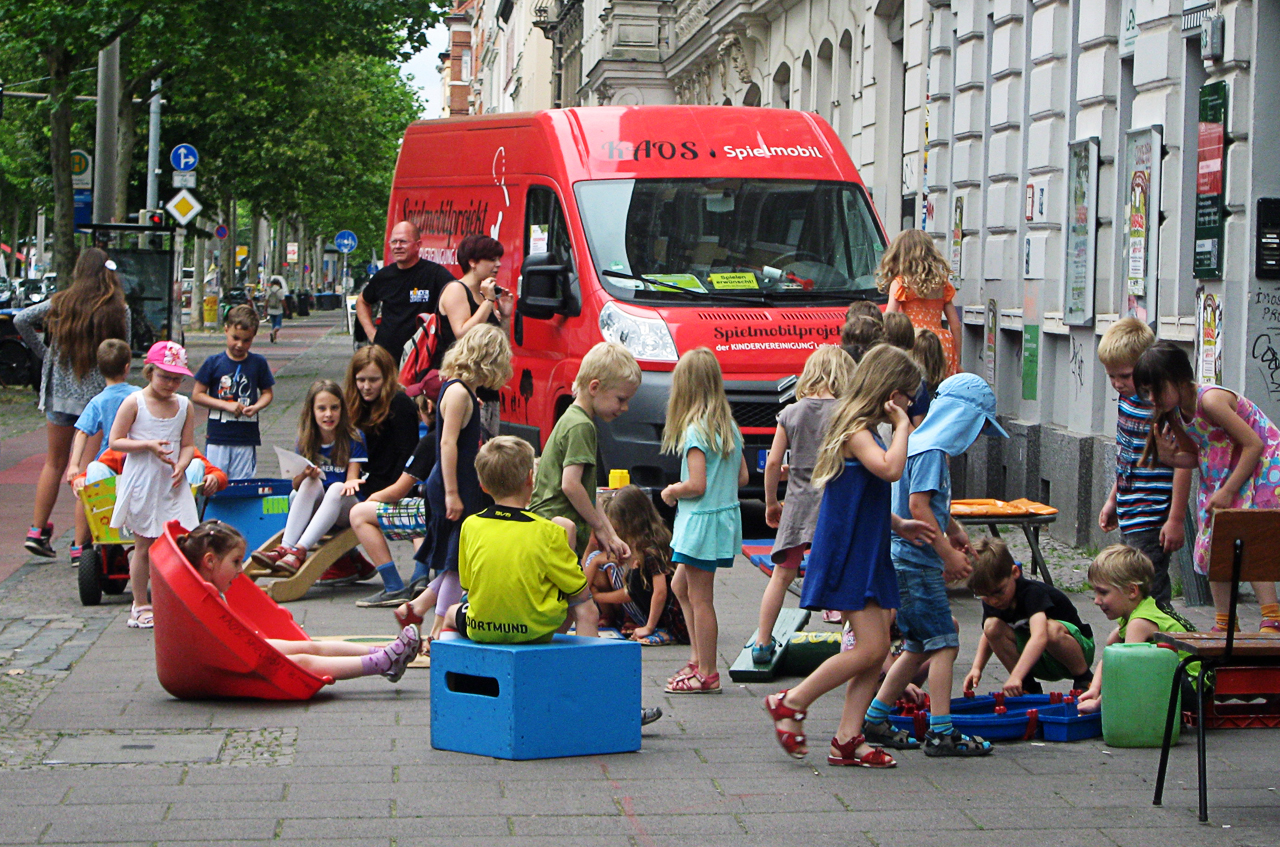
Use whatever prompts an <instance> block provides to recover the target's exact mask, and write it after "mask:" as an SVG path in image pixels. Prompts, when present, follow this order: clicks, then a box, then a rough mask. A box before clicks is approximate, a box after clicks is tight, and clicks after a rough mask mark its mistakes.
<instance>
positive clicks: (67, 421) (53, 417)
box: [44, 412, 80, 426]
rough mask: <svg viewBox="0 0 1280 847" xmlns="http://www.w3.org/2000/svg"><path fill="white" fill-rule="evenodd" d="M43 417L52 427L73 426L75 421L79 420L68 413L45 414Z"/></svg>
mask: <svg viewBox="0 0 1280 847" xmlns="http://www.w3.org/2000/svg"><path fill="white" fill-rule="evenodd" d="M44 416H45V419H46V420H48V421H49V423H51V424H53V425H54V426H75V425H76V421H78V420H80V416H79V415H73V414H71V413H69V412H45V413H44Z"/></svg>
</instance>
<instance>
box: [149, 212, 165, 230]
mask: <svg viewBox="0 0 1280 847" xmlns="http://www.w3.org/2000/svg"><path fill="white" fill-rule="evenodd" d="M147 223H149V224H150V225H151V226H160V225H161V224H163V223H164V212H161V211H158V210H156V209H152V210H151V211H149V212H147Z"/></svg>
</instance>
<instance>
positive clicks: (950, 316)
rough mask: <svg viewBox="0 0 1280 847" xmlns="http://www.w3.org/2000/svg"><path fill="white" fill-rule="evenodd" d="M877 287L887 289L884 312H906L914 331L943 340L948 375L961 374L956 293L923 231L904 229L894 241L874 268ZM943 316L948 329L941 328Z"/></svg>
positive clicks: (943, 262)
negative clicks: (923, 331) (886, 301)
mask: <svg viewBox="0 0 1280 847" xmlns="http://www.w3.org/2000/svg"><path fill="white" fill-rule="evenodd" d="M876 286H877V287H878V288H879V289H880V290H881V291H885V290H888V292H889V302H888V304H887V305H886V306H885V308H884V310H885V312H886V313H888V312H905V313H906V315H907V317H909V318H911V325H912V326H914V327H915V328H916V330H917V331H919V330H922V329H927V330H930V331H931V332H933V333H934V334H935V335H937V336H938V338H939V340H941V341H942V351H943V353H944V354H946V357H947V373H946V375H947V376H954V375H955V374H956V373H958V372H959V371H960V339H959V337H958V335H959V332H960V313H959V312H958V311H956V306H955V303H954V302H953V301H954V300H955V296H956V290H955V288H954V287H953V286H952V285H951V267H950V265H948V264H947V260H946V259H945V258H943V256H942V253H941V252H940V251H939V250H938V247H937V245H935V244H934V243H933V239H932V238H930V237H929V236H928V235H927V234H926V233H925V232H923V231H922V230H918V229H908V230H903V231H902V232H900V233H898V237H897V238H895V239H893V243H891V244H890V245H889V249H888V250H886V251H885V253H884V256H882V257H881V258H880V267H879V268H877V269H876ZM944 315H945V316H946V319H947V328H946V329H943V328H942V318H943V316H944Z"/></svg>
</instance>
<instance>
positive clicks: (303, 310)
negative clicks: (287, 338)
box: [298, 291, 311, 318]
mask: <svg viewBox="0 0 1280 847" xmlns="http://www.w3.org/2000/svg"><path fill="white" fill-rule="evenodd" d="M310 300H311V292H309V291H304V292H302V293H301V294H299V295H298V317H300V318H305V317H306V316H307V315H310V314H311V302H310Z"/></svg>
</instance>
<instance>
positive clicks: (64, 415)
mask: <svg viewBox="0 0 1280 847" xmlns="http://www.w3.org/2000/svg"><path fill="white" fill-rule="evenodd" d="M115 268H116V266H115V262H112V261H111V260H110V259H109V258H108V257H107V254H106V252H105V251H103V250H100V249H98V248H97V247H90V248H88V249H87V250H85V251H84V252H83V253H81V254H80V258H79V260H77V261H76V268H75V272H74V274H73V277H72V282H71V285H70V286H69V287H68V288H66V289H64V290H63V291H59V292H58V293H57V294H54V295H53V296H52V297H50V298H49V299H48V300H46V301H45V302H43V303H38V304H37V305H35V306H32V307H31V308H29V309H23V310H22V311H21V312H19V313H18V314H17V315H16V316H15V317H14V319H13V323H14V326H15V327H16V328H17V330H18V332H19V333H21V335H22V340H23V341H25V342H26V343H27V346H28V347H30V348H31V349H32V351H34V352H35V354H36V355H37V356H39V357H40V358H41V359H43V363H42V365H41V369H40V404H39V407H40V411H42V412H44V414H45V418H46V423H45V434H46V436H47V438H48V445H49V449H48V451H47V452H46V453H45V457H44V468H43V469H41V471H40V479H39V481H38V482H37V483H36V496H35V509H34V511H33V513H32V518H31V529H30V531H28V532H27V537H26V540H25V541H24V542H23V546H25V547H26V548H27V550H28V551H29V552H31V553H34V554H36V555H38V556H47V557H49V558H53V557H54V556H56V555H57V553H55V552H54V549H53V546H52V545H51V544H50V541H51V537H52V535H53V526H52V524H50V523H49V515H50V514H51V513H52V512H53V507H54V504H55V503H57V502H58V491H59V489H60V488H61V487H62V477H63V474H65V473H66V470H67V462H68V460H69V459H70V456H71V441H72V439H73V437H74V436H75V423H76V419H77V418H78V417H79V416H80V413H81V412H82V411H84V407H85V406H86V405H87V404H88V402H89V401H90V400H92V399H93V397H94V395H95V394H97V393H98V392H100V391H102V389H103V388H104V387H105V385H106V383H105V382H104V381H103V378H102V374H100V373H98V345H99V344H101V343H102V342H103V341H105V340H106V339H108V338H120V339H123V340H124V341H125V342H126V343H128V342H129V340H130V337H129V307H128V306H127V305H125V301H124V289H123V288H122V287H121V285H120V279H119V277H117V276H116V273H115ZM38 327H39V328H43V330H44V333H43V335H44V337H42V334H41V332H39V331H38V329H37V328H38ZM45 337H47V338H48V341H49V343H48V346H46V345H45ZM88 537H89V526H88V523H87V522H86V521H85V518H84V512H83V510H82V509H80V508H77V509H76V542H77V546H78V545H79V544H80V543H82V542H83V541H85V540H87V539H88ZM75 552H76V551H75V549H74V548H73V551H72V554H73V558H74V554H75Z"/></svg>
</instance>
